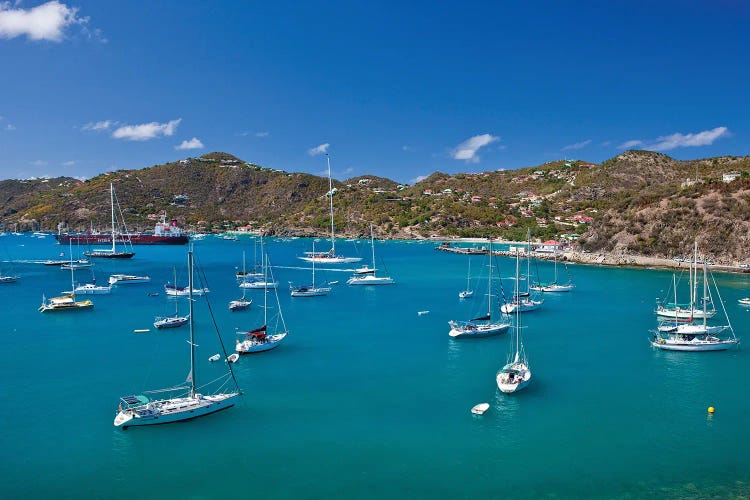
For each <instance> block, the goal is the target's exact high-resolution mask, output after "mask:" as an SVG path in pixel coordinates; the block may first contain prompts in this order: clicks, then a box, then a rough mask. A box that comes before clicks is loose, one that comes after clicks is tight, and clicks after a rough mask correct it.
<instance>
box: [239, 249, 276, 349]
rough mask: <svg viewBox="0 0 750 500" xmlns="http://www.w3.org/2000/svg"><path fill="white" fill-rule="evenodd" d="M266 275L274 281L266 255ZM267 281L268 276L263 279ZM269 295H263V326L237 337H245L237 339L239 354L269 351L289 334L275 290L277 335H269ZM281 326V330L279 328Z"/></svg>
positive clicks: (241, 333)
mask: <svg viewBox="0 0 750 500" xmlns="http://www.w3.org/2000/svg"><path fill="white" fill-rule="evenodd" d="M263 269H264V271H263V273H264V275H267V274H268V272H269V271H270V272H271V280H273V271H272V270H270V266H269V265H268V255H266V259H265V265H264V267H263ZM263 279H264V280H267V279H268V278H267V276H264V277H263ZM268 293H269V292H265V293H264V294H263V326H260V327H258V328H255V329H254V330H250V331H248V332H238V333H237V335H242V336H244V339H242V340H240V339H237V341H236V345H235V351H236V352H237V353H238V354H251V353H255V352H263V351H269V350H271V349H273V348H274V347H278V346H279V344H281V341H282V340H284V339H285V338H286V336H287V334H288V333H289V332H288V331H287V329H286V323H285V322H284V315H283V314H282V313H281V303H280V302H279V293H278V291H277V290H276V288H274V289H273V293H274V296H275V297H276V308H277V310H278V311H279V312H278V314H277V315H276V317H275V319H276V321H275V324H274V326H275V329H276V330H277V332H276V333H272V334H269V333H268ZM279 326H280V327H281V328H279Z"/></svg>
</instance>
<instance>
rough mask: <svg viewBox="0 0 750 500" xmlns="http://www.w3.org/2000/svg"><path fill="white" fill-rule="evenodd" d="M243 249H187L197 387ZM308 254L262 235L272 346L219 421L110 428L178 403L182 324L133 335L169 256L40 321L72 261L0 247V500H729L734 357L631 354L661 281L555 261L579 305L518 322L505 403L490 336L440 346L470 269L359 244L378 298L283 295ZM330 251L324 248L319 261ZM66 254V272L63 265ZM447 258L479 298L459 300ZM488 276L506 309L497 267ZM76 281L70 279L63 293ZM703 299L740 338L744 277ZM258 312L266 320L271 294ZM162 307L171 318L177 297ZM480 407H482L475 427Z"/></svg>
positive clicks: (110, 269) (422, 246) (744, 329)
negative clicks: (125, 405)
mask: <svg viewBox="0 0 750 500" xmlns="http://www.w3.org/2000/svg"><path fill="white" fill-rule="evenodd" d="M255 241H256V240H254V239H252V238H247V237H240V239H239V240H238V241H229V240H224V239H220V238H216V237H209V238H206V239H204V240H201V241H197V242H196V243H195V245H194V250H195V255H196V262H197V263H198V266H199V268H200V272H201V273H203V275H205V278H206V281H207V284H208V286H209V288H210V290H211V291H210V293H209V294H208V295H207V296H206V297H207V298H208V300H209V301H210V310H209V305H208V304H207V303H206V302H205V300H204V299H202V298H198V299H197V300H196V302H195V319H196V344H197V345H198V346H197V348H196V371H195V376H196V380H197V381H198V383H199V384H200V383H201V381H203V380H205V379H206V378H210V377H213V376H214V375H215V374H216V373H217V371H219V370H221V371H223V370H224V369H225V367H226V365H224V364H223V363H221V362H219V363H209V361H208V357H209V356H211V355H212V354H215V353H217V352H219V347H218V342H217V340H216V339H217V337H216V332H215V330H214V325H213V320H212V316H211V314H210V311H213V318H214V320H215V323H216V325H217V326H218V329H219V331H220V333H221V337H222V339H223V341H224V343H225V344H227V345H228V346H229V348H230V349H231V348H232V347H233V345H234V341H235V337H236V331H238V330H239V331H242V330H248V329H251V328H255V327H257V326H260V325H261V324H262V322H263V313H262V308H261V307H259V304H262V303H263V292H262V291H253V290H248V291H247V294H248V296H250V297H252V298H253V300H254V303H253V305H252V306H251V308H250V309H249V310H247V311H244V312H235V313H231V312H229V311H228V310H227V303H228V302H229V301H230V300H232V299H235V298H238V297H239V296H240V295H241V294H242V291H241V289H239V288H238V287H237V282H236V280H235V278H234V273H235V272H236V271H237V270H238V269H241V267H242V253H243V251H244V252H245V254H246V260H247V266H248V267H250V266H251V265H252V264H253V263H254V262H255V261H260V256H259V252H260V249H259V245H257V244H256V243H255ZM311 247H312V240H309V239H292V240H279V239H268V240H266V244H265V245H264V246H263V248H265V249H266V250H267V252H268V255H269V258H270V261H271V265H272V266H273V273H274V276H275V278H276V279H277V280H278V281H279V282H280V286H279V290H278V292H279V297H280V304H281V309H282V311H283V315H284V318H285V320H286V323H287V327H288V329H289V332H290V333H289V336H288V337H287V338H286V340H285V341H284V343H283V345H281V346H280V347H278V348H277V349H275V350H272V351H269V352H265V353H261V354H255V355H249V356H243V357H242V358H241V359H240V361H239V362H238V363H237V364H235V365H234V368H235V371H236V375H237V379H238V381H239V385H240V387H241V388H242V391H243V392H244V396H243V397H242V398H240V403H239V404H238V405H237V406H236V407H234V408H232V409H229V410H226V411H223V412H220V413H217V414H214V415H210V416H207V417H204V418H200V419H197V420H193V421H189V422H184V423H177V424H172V425H164V426H151V427H135V428H130V429H128V430H127V431H123V430H121V429H117V428H115V427H114V426H113V423H112V422H113V418H114V416H115V413H116V410H117V404H118V400H119V397H120V396H124V395H128V394H133V393H136V394H137V393H139V392H141V391H143V390H148V389H155V388H160V387H168V386H170V385H173V384H179V383H181V382H183V381H184V380H185V377H186V375H187V373H188V370H189V358H188V356H189V352H188V350H189V346H188V344H187V339H188V329H187V327H182V328H178V329H173V330H164V331H156V330H155V329H154V328H153V326H152V322H153V321H154V317H155V316H158V315H163V314H168V313H170V312H174V310H175V299H167V298H166V297H165V295H164V292H163V285H164V284H165V283H167V282H170V281H173V273H174V272H176V274H177V282H178V284H179V285H185V284H187V246H179V247H167V246H154V247H148V246H136V247H135V251H136V255H135V257H134V258H133V259H132V260H129V261H122V262H114V261H109V262H108V261H96V265H95V267H94V268H93V270H94V273H95V274H94V276H95V277H96V279H97V282H99V283H106V279H107V277H108V276H109V274H112V273H115V272H119V273H129V274H147V275H149V276H150V277H151V278H152V282H151V283H150V284H143V285H126V286H119V287H116V289H114V290H113V291H112V293H111V294H110V295H102V296H87V297H88V298H91V299H92V300H93V301H94V303H95V306H94V309H93V311H89V312H76V313H45V314H42V313H39V312H38V311H37V308H38V306H39V304H40V302H41V299H42V295H43V294H44V295H46V296H47V297H50V296H54V295H57V294H59V292H61V291H63V290H68V289H69V288H70V281H71V277H70V273H69V272H67V271H62V270H59V269H56V268H53V267H48V266H43V265H41V264H39V263H36V262H37V261H42V260H45V259H50V258H59V257H58V256H59V255H60V253H63V254H64V255H65V256H66V257H67V256H68V252H69V248H66V247H64V246H62V247H61V246H59V245H57V244H55V241H54V239H53V238H52V237H51V236H48V237H46V238H37V237H32V236H31V235H22V236H14V235H10V234H9V235H6V236H3V237H0V271H2V272H3V273H5V274H9V273H15V274H19V275H20V276H21V279H20V281H19V282H18V283H16V284H9V285H0V304H2V307H1V308H0V314H1V317H2V326H1V327H0V376H1V379H2V392H0V395H1V396H2V399H1V401H2V404H0V422H2V431H1V432H0V477H1V478H2V496H3V497H4V498H21V497H24V498H50V497H53V498H90V497H94V498H217V497H222V498H240V497H242V498H295V499H296V498H384V497H387V498H507V497H511V496H512V497H520V498H538V497H549V498H586V497H597V498H603V497H604V498H610V497H620V498H644V497H645V498H649V497H653V498H664V497H667V498H669V497H674V498H678V497H686V496H688V497H709V496H715V497H727V496H731V495H745V496H747V495H749V494H750V418H748V415H750V396H749V395H748V394H749V393H748V384H749V383H750V355H749V354H748V351H747V350H746V349H743V348H740V349H738V350H733V351H727V352H719V353H670V352H662V351H656V350H653V349H652V348H651V347H650V346H649V344H648V337H649V330H650V329H653V328H654V327H655V326H656V320H655V315H654V313H653V310H654V308H655V304H656V298H657V297H665V296H667V295H668V293H669V288H670V285H671V282H672V274H671V272H668V271H661V270H646V269H623V268H605V267H595V266H583V265H571V266H568V271H569V272H570V274H571V275H572V277H573V279H574V281H575V283H576V287H577V288H576V289H575V290H574V291H573V292H571V293H567V294H547V295H546V296H545V304H544V307H543V309H541V310H539V311H536V312H532V313H528V314H526V315H524V316H523V321H522V323H523V327H524V328H523V339H524V343H525V346H526V351H527V353H528V357H529V361H530V364H531V369H532V372H533V379H532V383H531V385H529V386H528V387H527V388H526V389H525V390H523V391H522V392H520V393H518V394H515V395H503V394H501V393H500V392H499V391H498V390H497V388H496V384H495V374H496V372H497V370H498V369H499V368H500V367H502V365H503V364H504V363H505V361H506V358H507V357H508V354H509V349H510V340H511V336H510V335H507V334H506V335H502V336H498V337H494V338H487V339H475V340H464V341H455V340H451V339H450V338H449V337H448V329H449V328H448V321H449V320H451V319H458V320H464V319H469V318H471V317H474V315H478V314H480V313H481V312H483V310H485V307H486V306H485V305H484V304H486V302H485V301H486V293H487V271H488V268H487V264H488V259H487V257H484V256H465V255H454V254H448V253H443V252H436V251H435V250H434V249H433V247H434V243H418V242H395V241H388V242H380V241H378V242H376V243H375V251H376V255H377V267H378V269H379V270H382V273H381V274H386V273H387V274H389V275H390V276H392V277H393V278H394V279H395V280H396V281H397V283H396V284H395V285H393V286H382V287H349V286H347V285H346V279H347V277H348V276H349V274H350V272H351V269H352V268H353V267H356V266H357V265H353V264H343V265H339V266H330V265H329V266H318V268H317V269H316V281H318V282H320V281H323V280H338V281H339V284H338V285H334V286H333V291H332V292H331V293H330V294H329V295H328V296H326V297H316V298H291V297H290V296H289V293H288V282H294V283H305V282H309V281H310V277H311V269H310V267H309V264H306V263H305V262H303V261H301V260H299V259H298V258H297V257H298V256H299V255H301V254H302V252H304V251H306V250H307V251H309V250H311ZM327 248H328V245H327V242H326V241H325V240H322V241H318V243H317V244H316V250H321V249H327ZM336 249H337V252H339V253H343V254H348V255H359V256H362V257H364V260H363V263H369V262H370V245H369V241H344V240H339V241H337V245H336ZM82 250H83V249H80V251H82ZM72 252H73V254H74V256H76V257H77V256H78V254H79V249H78V248H76V247H75V246H74V247H72ZM468 259H471V270H472V275H473V278H472V283H473V286H474V288H475V290H476V292H475V297H474V298H473V299H470V300H464V301H461V300H459V299H458V292H459V291H461V290H463V289H464V288H465V285H466V278H467V269H468V262H467V261H468ZM11 261H12V262H11ZM495 262H496V263H497V265H498V267H499V269H498V270H496V272H497V273H498V276H499V277H500V278H501V280H500V281H499V282H498V283H500V282H501V283H502V284H503V286H504V287H505V289H506V294H509V293H510V291H511V289H512V287H513V283H514V282H513V279H512V277H513V276H514V273H515V261H514V260H513V259H510V258H504V257H498V258H496V261H495ZM552 266H553V264H552V263H551V262H538V263H537V262H532V265H531V267H532V274H534V273H537V272H538V274H539V275H540V277H541V278H542V280H548V279H550V278H551V275H552V273H553V267H552ZM334 267H335V268H337V269H338V270H333V269H334ZM558 272H560V273H563V272H564V268H563V267H562V266H560V267H558ZM91 276H92V275H91V270H85V269H84V270H80V271H77V272H76V279H77V280H79V281H83V282H85V281H89V280H90V278H91ZM716 280H717V282H718V285H719V289H720V292H721V297H722V299H723V301H724V303H725V306H726V310H727V312H728V314H729V317H730V319H731V321H732V324H733V326H734V328H735V330H736V332H737V335H738V337H739V338H740V339H741V340H742V341H746V342H747V341H750V309H748V308H746V307H743V306H740V305H739V304H738V303H737V299H739V298H741V297H745V296H748V295H750V276H747V275H729V274H717V275H716ZM149 293H158V295H157V296H150V295H149ZM684 295H687V292H686V291H684ZM714 298H715V299H716V297H714ZM268 299H269V304H271V305H272V306H273V307H274V308H275V307H276V299H275V297H274V296H273V294H272V293H271V294H269V296H268ZM177 300H178V303H177V307H178V308H179V309H180V312H181V313H186V312H187V306H188V303H187V300H186V299H177ZM717 302H718V300H717ZM493 310H494V312H497V311H498V309H497V306H494V308H493ZM419 311H429V313H424V314H421V315H420V314H418V312H419ZM138 329H150V331H149V332H146V333H135V332H134V330H138ZM481 402H487V403H489V404H490V409H489V410H488V411H487V412H486V413H485V414H484V415H482V416H476V415H472V414H471V412H470V409H471V408H472V406H474V405H475V404H477V403H481ZM709 406H713V407H715V408H716V412H715V414H713V416H711V415H709V414H708V413H707V408H708V407H709Z"/></svg>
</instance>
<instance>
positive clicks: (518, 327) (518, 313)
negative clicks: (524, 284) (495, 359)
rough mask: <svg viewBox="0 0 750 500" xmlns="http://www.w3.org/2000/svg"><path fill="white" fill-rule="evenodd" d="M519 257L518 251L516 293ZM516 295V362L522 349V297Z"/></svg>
mask: <svg viewBox="0 0 750 500" xmlns="http://www.w3.org/2000/svg"><path fill="white" fill-rule="evenodd" d="M518 259H519V257H518V252H516V294H517V293H518V278H519V277H520V276H519V274H518V266H519V260H518ZM516 297H517V299H516V300H517V301H518V304H517V305H516V355H515V357H514V358H513V361H514V362H516V361H518V351H519V349H520V347H519V345H518V341H519V335H520V332H521V299H520V297H518V295H516Z"/></svg>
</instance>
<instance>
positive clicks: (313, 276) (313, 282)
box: [312, 241, 315, 288]
mask: <svg viewBox="0 0 750 500" xmlns="http://www.w3.org/2000/svg"><path fill="white" fill-rule="evenodd" d="M313 255H315V242H314V241H313ZM312 265H313V275H312V287H313V288H315V259H313V260H312Z"/></svg>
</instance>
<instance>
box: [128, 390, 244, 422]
mask: <svg viewBox="0 0 750 500" xmlns="http://www.w3.org/2000/svg"><path fill="white" fill-rule="evenodd" d="M238 397H239V394H238V393H230V394H216V395H213V396H202V397H200V398H198V397H194V398H176V399H170V400H164V401H156V402H154V403H155V404H156V406H158V407H159V410H158V411H154V412H151V411H148V410H147V408H146V406H147V405H143V407H138V408H132V409H126V410H121V411H120V412H118V414H117V416H116V417H115V420H114V425H115V427H120V428H121V429H123V430H125V429H127V428H128V427H134V426H143V425H161V424H171V423H174V422H182V421H185V420H192V419H194V418H199V417H204V416H206V415H210V414H212V413H216V412H218V411H222V410H226V409H228V408H231V407H232V406H234V405H235V404H236V403H237V398H238ZM150 404H152V403H150ZM139 408H142V411H141V412H139V411H137V410H138V409H139Z"/></svg>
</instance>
